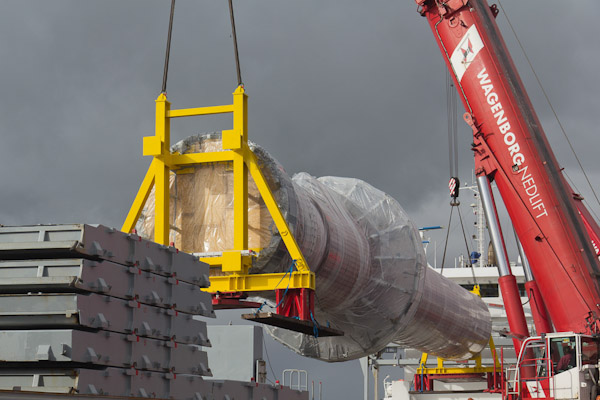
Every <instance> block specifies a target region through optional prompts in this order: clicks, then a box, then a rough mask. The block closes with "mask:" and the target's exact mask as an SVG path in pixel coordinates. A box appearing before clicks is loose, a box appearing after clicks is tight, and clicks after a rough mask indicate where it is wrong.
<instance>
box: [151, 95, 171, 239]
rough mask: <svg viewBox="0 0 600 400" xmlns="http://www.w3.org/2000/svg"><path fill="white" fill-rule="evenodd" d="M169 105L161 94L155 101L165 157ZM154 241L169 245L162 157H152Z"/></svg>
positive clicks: (166, 175)
mask: <svg viewBox="0 0 600 400" xmlns="http://www.w3.org/2000/svg"><path fill="white" fill-rule="evenodd" d="M170 106H171V103H169V101H167V96H166V95H165V94H164V93H161V94H160V95H159V96H158V98H157V99H156V125H155V134H156V137H157V138H158V139H159V140H160V142H161V155H163V156H164V155H167V154H169V153H170V151H171V149H170V147H171V128H170V126H171V124H170V121H169V118H167V112H168V111H169V108H170ZM154 161H155V170H154V193H155V200H154V241H155V242H156V243H159V244H163V245H168V244H169V229H170V225H169V197H170V194H169V173H170V168H169V166H168V165H167V164H166V163H165V160H164V157H157V156H155V157H154Z"/></svg>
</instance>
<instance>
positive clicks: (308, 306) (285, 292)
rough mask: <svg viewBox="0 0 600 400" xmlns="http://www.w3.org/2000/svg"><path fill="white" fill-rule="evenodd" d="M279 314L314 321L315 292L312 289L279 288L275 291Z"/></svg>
mask: <svg viewBox="0 0 600 400" xmlns="http://www.w3.org/2000/svg"><path fill="white" fill-rule="evenodd" d="M275 292H276V293H275V301H276V302H277V314H280V315H283V316H284V317H293V318H299V319H301V320H304V321H312V322H313V323H315V321H314V317H313V313H314V303H315V292H314V290H311V289H278V290H276V291H275Z"/></svg>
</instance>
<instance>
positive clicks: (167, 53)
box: [160, 0, 175, 93]
mask: <svg viewBox="0 0 600 400" xmlns="http://www.w3.org/2000/svg"><path fill="white" fill-rule="evenodd" d="M174 15H175V0H171V13H170V15H169V32H168V34H167V50H166V51H165V67H164V69H163V81H162V89H161V91H160V92H161V93H167V76H168V75H169V57H170V55H171V34H172V33H173V16H174Z"/></svg>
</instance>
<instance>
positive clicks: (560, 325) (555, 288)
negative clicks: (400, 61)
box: [416, 0, 600, 334]
mask: <svg viewBox="0 0 600 400" xmlns="http://www.w3.org/2000/svg"><path fill="white" fill-rule="evenodd" d="M416 2H417V4H418V5H419V12H420V13H421V15H423V16H424V17H426V18H427V20H428V22H429V24H430V27H431V29H432V31H433V34H434V36H435V39H436V41H437V43H438V45H439V47H440V50H441V52H442V55H443V57H444V60H445V62H446V65H447V67H448V68H449V69H450V71H451V75H452V77H453V79H454V82H455V84H456V88H457V90H458V92H459V95H460V98H461V100H462V102H463V105H464V107H465V110H466V114H465V120H466V121H467V122H468V123H469V124H470V125H471V127H472V128H473V134H474V139H473V145H472V150H473V153H474V155H475V168H476V174H477V176H478V177H479V178H481V177H487V179H488V180H489V181H492V180H493V181H495V182H496V184H497V186H498V190H499V192H500V194H501V196H502V199H503V200H504V203H505V205H506V208H507V210H508V214H509V216H510V218H511V221H512V223H513V225H514V228H515V230H516V232H517V235H518V237H519V239H520V240H521V242H522V245H523V248H524V250H525V253H526V255H527V258H528V259H529V262H530V264H531V269H532V271H533V275H534V276H535V279H536V281H537V283H538V285H539V288H540V291H541V294H542V297H543V300H544V302H545V303H546V306H547V308H548V311H549V313H550V316H551V318H552V321H553V322H554V325H555V328H556V330H557V331H573V332H579V333H588V334H591V333H597V332H598V331H599V327H600V325H599V320H598V318H599V317H600V311H599V304H600V287H599V285H598V279H597V277H598V274H599V273H600V268H599V263H598V259H597V254H596V251H595V249H594V247H597V246H596V243H597V235H598V232H600V230H599V229H598V225H597V224H596V222H595V221H594V220H593V219H592V218H591V216H590V214H589V212H588V211H587V210H586V208H585V206H584V205H583V203H582V201H581V200H582V198H581V196H579V195H578V194H576V193H574V192H573V190H572V189H571V188H570V186H569V185H568V183H567V182H566V180H565V178H564V177H563V175H562V173H561V168H560V166H559V164H558V162H557V161H556V158H555V156H554V154H553V152H552V149H551V148H550V145H549V144H548V140H547V139H546V136H545V134H544V131H543V129H542V126H541V124H540V121H539V119H538V117H537V115H536V113H535V111H534V109H533V106H532V104H531V101H530V100H529V97H528V96H527V93H526V91H525V88H524V86H523V83H522V82H521V79H520V77H519V75H518V73H517V70H516V68H515V66H514V64H513V61H512V59H511V56H510V54H509V53H508V50H507V48H506V45H505V43H504V41H503V39H502V36H501V34H500V32H499V30H498V26H497V25H496V22H495V16H496V15H497V13H498V10H497V8H496V6H495V5H494V6H491V7H490V6H488V4H487V3H486V1H485V0H468V1H467V0H450V1H440V0H416ZM501 279H502V278H501ZM501 283H502V282H501ZM509 312H510V311H509ZM511 330H514V327H513V326H511Z"/></svg>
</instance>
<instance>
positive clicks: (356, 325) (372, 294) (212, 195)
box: [138, 134, 491, 361]
mask: <svg viewBox="0 0 600 400" xmlns="http://www.w3.org/2000/svg"><path fill="white" fill-rule="evenodd" d="M251 149H252V151H253V152H254V154H255V155H256V157H257V159H258V164H259V165H260V167H261V170H262V172H263V175H264V176H265V179H266V181H267V183H268V185H269V187H270V189H271V191H272V192H273V196H274V198H275V200H276V201H277V204H278V206H279V208H280V209H281V211H282V213H283V215H284V216H285V218H286V221H287V223H288V225H289V227H290V231H291V233H292V234H293V236H294V238H295V239H296V241H297V243H298V245H299V247H300V249H301V251H302V254H303V255H304V257H305V259H306V261H307V265H308V266H310V268H311V270H312V271H314V272H315V275H316V291H315V298H316V301H315V308H314V315H309V318H312V319H314V321H317V323H318V324H322V325H326V324H330V325H331V327H333V328H335V329H339V330H340V331H343V332H344V336H342V337H315V336H314V335H306V334H302V333H297V332H291V331H288V330H285V329H272V330H271V334H272V335H273V336H274V337H275V338H276V339H277V340H279V341H281V342H282V343H284V344H286V345H288V346H289V347H291V348H292V349H294V350H295V351H297V352H298V353H300V354H303V355H305V356H309V357H314V358H319V359H322V360H326V361H343V360H348V359H353V358H359V357H362V356H364V355H366V354H371V353H373V352H376V351H378V350H380V349H381V348H382V347H384V346H385V345H386V344H387V343H389V342H390V341H397V342H399V343H401V344H402V345H404V346H408V347H413V348H418V349H422V350H424V351H427V352H428V353H431V354H434V355H437V356H440V357H443V358H448V359H467V358H470V357H472V356H474V355H476V354H477V353H479V352H480V351H481V350H482V349H483V348H484V347H485V345H486V344H487V342H488V340H489V337H490V333H491V319H490V316H489V313H488V311H487V308H486V306H485V304H484V303H483V302H482V301H481V300H480V299H479V298H478V297H477V296H475V295H473V294H472V293H469V292H468V291H466V290H464V289H463V288H461V287H459V286H458V285H456V284H454V283H452V282H450V281H448V280H446V279H445V278H443V277H442V276H441V275H439V274H437V273H436V272H434V271H432V270H430V269H429V268H428V267H427V265H426V260H425V255H424V252H423V249H422V245H421V241H420V239H419V235H418V233H417V231H416V229H415V227H414V225H413V224H412V222H411V221H410V219H409V218H408V216H407V215H406V213H405V212H404V210H403V209H402V207H401V206H400V205H399V204H398V203H397V202H396V201H395V200H394V199H392V198H391V197H390V196H388V195H386V194H385V193H383V192H381V191H379V190H377V189H375V188H373V187H371V186H370V185H368V184H366V183H365V182H362V181H360V180H356V179H344V178H334V177H324V178H319V179H316V178H313V177H312V176H310V175H308V174H305V173H302V174H297V175H295V176H294V178H293V179H292V178H290V177H289V176H288V175H287V174H286V173H285V172H284V170H283V168H282V167H281V165H280V164H279V163H278V162H277V161H276V160H274V159H273V158H272V157H271V156H270V155H269V154H268V153H267V152H266V151H265V150H264V149H262V148H261V147H259V146H257V145H254V144H251ZM173 151H174V152H177V153H179V154H182V155H185V154H186V153H188V152H193V153H198V152H215V151H216V152H218V151H222V146H221V138H220V135H219V134H209V135H204V136H194V137H191V138H188V139H186V140H184V141H182V142H180V143H178V144H176V145H175V146H174V147H173ZM232 175H233V174H232V172H231V170H230V168H229V167H228V166H227V165H226V164H218V163H217V164H209V165H206V164H200V165H196V166H193V167H192V169H191V170H187V171H186V173H181V174H177V175H175V174H172V175H171V198H172V199H174V200H173V202H172V205H171V217H172V219H171V221H170V224H171V226H172V227H173V229H172V231H171V234H170V236H171V239H172V240H174V242H175V244H176V246H177V247H180V248H182V249H183V250H184V251H187V252H193V253H200V255H201V256H202V253H209V252H219V251H226V250H227V249H228V248H231V245H232V242H233V235H232V230H231V221H232V214H231V212H232V210H233V194H232V192H233V190H232V186H233V176H232ZM248 193H249V198H248V225H249V227H250V229H249V236H248V243H249V248H250V249H252V250H257V251H258V257H257V258H255V259H254V260H253V264H252V268H251V269H250V273H277V272H278V273H281V272H288V271H293V270H294V260H292V258H291V257H290V256H289V253H288V251H287V249H286V246H285V244H284V243H283V240H282V237H281V235H280V234H279V233H278V232H277V230H276V229H274V227H273V222H272V220H271V218H270V214H269V213H268V212H266V207H265V205H264V203H262V201H261V199H260V197H259V196H255V194H256V193H257V189H256V187H255V186H254V184H253V182H252V181H251V180H249V182H248ZM153 200H154V195H153V193H151V194H150V196H149V198H148V201H147V202H146V208H145V209H144V211H143V212H142V218H141V219H140V221H139V223H138V231H139V232H140V234H141V235H142V236H144V237H152V235H153V223H154V221H153V215H154V210H153V208H154V201H153ZM213 273H219V272H218V270H215V271H213V270H212V269H211V274H213ZM290 280H291V278H290V277H284V278H283V279H282V280H281V283H280V285H279V288H280V289H281V291H280V294H281V295H280V298H279V299H278V300H279V301H278V302H279V303H285V301H286V299H285V297H286V296H290V295H289V292H291V290H289V291H288V290H285V291H284V290H283V289H285V288H286V287H289V286H288V285H289V282H290ZM256 295H258V296H263V297H267V298H270V299H271V300H275V292H259V293H256Z"/></svg>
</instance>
